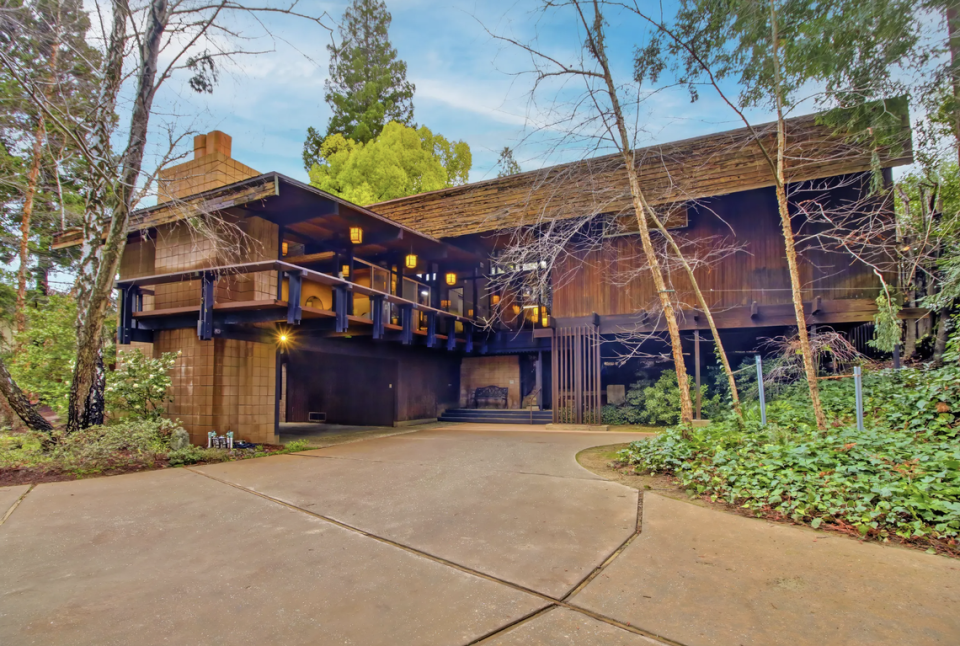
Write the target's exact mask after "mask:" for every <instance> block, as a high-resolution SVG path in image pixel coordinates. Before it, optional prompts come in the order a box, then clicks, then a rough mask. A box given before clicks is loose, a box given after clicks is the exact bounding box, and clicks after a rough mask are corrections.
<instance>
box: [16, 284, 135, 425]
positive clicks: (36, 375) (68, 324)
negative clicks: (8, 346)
mask: <svg viewBox="0 0 960 646" xmlns="http://www.w3.org/2000/svg"><path fill="white" fill-rule="evenodd" d="M26 314H27V328H26V330H24V331H23V332H22V333H20V334H17V335H16V336H15V337H14V345H15V347H16V348H17V349H16V351H14V352H12V353H11V356H10V357H9V358H8V359H7V361H8V366H9V370H10V374H11V375H12V376H13V378H14V379H15V380H16V381H17V383H18V384H19V385H20V387H21V388H22V389H23V391H24V392H25V393H27V394H28V395H29V396H30V398H31V399H33V400H35V401H37V402H38V403H40V404H43V405H46V406H49V407H50V408H52V409H53V410H54V411H56V412H57V413H58V414H60V415H63V414H64V413H65V412H66V410H67V400H68V397H69V393H70V377H71V375H72V374H73V364H74V361H75V360H76V356H77V335H76V332H75V330H76V325H77V304H76V301H75V300H74V299H73V298H72V297H70V296H63V295H59V294H53V295H51V296H50V297H49V298H46V299H44V300H43V301H38V302H37V303H35V304H34V305H33V306H31V307H29V308H28V309H27V312H26ZM106 329H107V330H109V333H110V335H111V336H112V334H113V331H114V329H115V328H114V327H113V326H112V325H109V324H108V325H107V328H106ZM115 352H116V346H115V345H113V343H112V339H111V338H108V339H105V347H104V362H105V363H112V362H113V361H114V356H115Z"/></svg>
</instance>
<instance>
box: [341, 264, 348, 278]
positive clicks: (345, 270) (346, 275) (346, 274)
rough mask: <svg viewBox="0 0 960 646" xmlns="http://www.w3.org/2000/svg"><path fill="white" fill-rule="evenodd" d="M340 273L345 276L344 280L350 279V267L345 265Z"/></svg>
mask: <svg viewBox="0 0 960 646" xmlns="http://www.w3.org/2000/svg"><path fill="white" fill-rule="evenodd" d="M340 273H341V274H343V277H344V278H350V265H344V266H343V267H341V268H340Z"/></svg>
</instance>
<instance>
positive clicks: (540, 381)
mask: <svg viewBox="0 0 960 646" xmlns="http://www.w3.org/2000/svg"><path fill="white" fill-rule="evenodd" d="M536 388H537V408H539V409H540V410H543V350H540V351H539V352H537V385H536Z"/></svg>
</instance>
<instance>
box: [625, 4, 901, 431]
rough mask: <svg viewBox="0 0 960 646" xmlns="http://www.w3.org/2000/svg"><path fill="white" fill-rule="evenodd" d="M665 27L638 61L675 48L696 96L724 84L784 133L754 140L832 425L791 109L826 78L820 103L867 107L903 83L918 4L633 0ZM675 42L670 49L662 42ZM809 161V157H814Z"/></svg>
mask: <svg viewBox="0 0 960 646" xmlns="http://www.w3.org/2000/svg"><path fill="white" fill-rule="evenodd" d="M624 6H628V7H629V8H630V9H631V10H632V11H633V12H634V13H636V14H637V15H639V16H641V17H642V18H644V20H646V21H647V22H649V23H650V24H652V25H654V26H655V27H657V29H658V30H659V32H660V34H661V37H662V38H663V39H664V40H665V41H666V42H665V43H664V42H663V41H661V40H658V39H654V40H652V41H651V43H650V46H649V47H648V48H646V49H645V50H643V51H641V52H639V54H638V65H644V66H646V67H647V68H654V69H661V70H662V69H664V68H665V67H666V66H667V65H668V62H666V61H664V59H663V58H662V57H661V56H662V53H663V52H664V51H666V52H669V53H670V54H671V55H672V56H673V57H675V58H674V60H675V61H676V60H679V61H680V64H679V66H678V67H679V69H680V70H681V72H682V75H683V76H682V77H681V82H684V83H686V84H687V86H688V87H689V88H690V92H691V97H692V98H693V99H694V100H696V98H698V96H699V94H698V92H699V89H698V88H699V86H700V85H701V84H706V85H709V86H711V87H712V88H713V89H714V90H716V91H717V92H718V93H719V95H720V97H721V98H722V99H723V101H724V102H725V103H726V105H727V106H728V107H729V108H730V109H731V110H732V111H733V112H734V113H735V114H736V115H737V116H738V117H739V118H740V119H741V120H743V122H744V124H745V125H746V126H747V127H748V128H753V125H752V124H751V123H750V121H749V120H748V118H747V117H746V112H745V110H746V109H747V108H749V107H754V106H761V107H767V108H770V109H772V110H773V112H774V113H775V115H776V139H775V145H774V147H773V149H772V150H771V149H770V148H769V147H768V146H767V145H766V144H765V143H764V141H763V138H762V137H761V135H760V133H758V132H756V130H754V133H755V135H754V141H755V144H756V145H757V146H759V147H760V149H761V150H762V152H763V157H764V159H765V160H766V162H767V164H768V165H769V167H770V171H771V177H772V180H773V184H774V188H775V191H776V199H777V210H778V212H779V215H780V224H781V230H782V232H783V239H784V246H785V250H786V258H787V263H788V268H789V273H790V283H791V288H792V289H791V291H792V301H793V307H794V313H795V316H796V321H797V329H798V336H799V346H800V350H801V353H802V355H803V362H804V369H805V375H806V380H807V384H808V387H809V391H810V400H811V404H812V406H813V412H814V417H815V418H816V422H817V427H818V428H819V429H821V430H822V429H825V428H826V426H827V421H826V417H825V415H824V412H823V406H822V404H821V402H820V389H819V386H818V383H817V367H816V364H815V359H814V353H813V350H812V348H811V344H810V338H809V334H808V332H807V326H806V316H805V314H804V310H803V298H802V289H803V285H802V283H801V280H800V269H799V261H798V257H797V248H796V247H797V245H796V233H795V231H794V229H793V223H792V215H791V213H790V203H789V199H788V184H787V174H788V166H789V164H790V162H791V158H790V156H789V153H788V141H787V129H786V115H787V114H788V113H789V111H790V110H791V109H792V108H793V107H795V106H796V105H798V104H800V103H801V102H802V92H803V90H804V88H805V87H806V85H805V84H809V83H811V82H813V83H817V82H819V83H822V84H824V85H825V88H826V91H825V92H823V93H822V94H821V95H820V96H819V97H818V104H819V105H820V106H839V107H843V108H847V109H848V110H850V109H851V108H857V107H860V106H863V105H864V103H865V102H866V101H868V100H870V99H872V98H874V97H876V96H877V95H878V93H881V92H883V91H884V90H888V89H889V88H891V87H894V85H893V84H892V83H891V82H890V79H891V69H892V67H893V66H894V65H895V64H896V63H897V62H899V61H900V60H902V59H903V58H904V56H906V55H907V53H908V52H909V51H910V49H911V47H912V45H913V43H914V42H915V39H916V35H915V33H914V31H913V24H912V18H911V17H912V15H913V10H914V7H913V6H912V4H911V3H909V2H906V1H903V0H879V1H878V2H873V3H869V4H865V3H862V2H858V1H856V0H844V1H841V2H835V3H809V2H805V1H803V0H683V1H682V2H681V5H680V9H679V11H678V12H677V15H676V17H675V18H674V20H673V23H672V24H670V25H668V24H667V21H666V20H664V19H663V18H660V17H655V16H652V15H650V14H649V13H648V12H647V11H646V10H645V9H644V8H642V7H641V5H640V4H639V3H637V2H632V3H629V4H627V5H624ZM662 45H665V46H664V47H663V49H661V46H662ZM726 78H732V79H735V81H736V83H737V84H738V86H739V89H740V92H739V96H738V97H736V99H732V98H730V97H729V96H727V94H726V93H725V91H724V90H723V88H722V81H723V80H724V79H726ZM807 161H809V160H807Z"/></svg>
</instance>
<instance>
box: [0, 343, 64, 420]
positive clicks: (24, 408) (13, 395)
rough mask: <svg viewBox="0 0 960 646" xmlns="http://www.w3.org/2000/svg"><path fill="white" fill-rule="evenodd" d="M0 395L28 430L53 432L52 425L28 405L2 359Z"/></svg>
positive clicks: (25, 397)
mask: <svg viewBox="0 0 960 646" xmlns="http://www.w3.org/2000/svg"><path fill="white" fill-rule="evenodd" d="M0 393H3V396H4V398H5V399H6V400H7V403H9V404H10V408H12V409H13V412H15V413H16V414H17V417H19V418H20V419H22V420H23V423H24V424H26V425H27V426H28V427H29V428H32V429H33V430H35V431H44V432H46V433H49V432H50V431H52V430H53V425H52V424H50V422H48V421H47V420H46V419H45V418H44V417H43V415H41V414H40V413H38V412H37V410H36V409H35V408H34V407H33V406H31V405H30V400H29V399H27V396H26V395H24V394H23V391H22V390H20V386H18V385H17V383H16V382H15V381H14V380H13V377H11V376H10V373H9V372H8V371H7V366H6V364H5V363H4V362H3V360H2V359H0Z"/></svg>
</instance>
